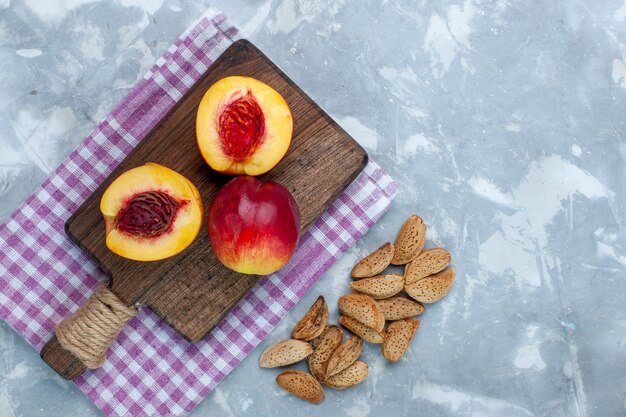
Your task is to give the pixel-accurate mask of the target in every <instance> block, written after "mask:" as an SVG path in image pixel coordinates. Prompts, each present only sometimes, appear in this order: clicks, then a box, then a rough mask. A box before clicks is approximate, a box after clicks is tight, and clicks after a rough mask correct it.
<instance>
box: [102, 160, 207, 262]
mask: <svg viewBox="0 0 626 417" xmlns="http://www.w3.org/2000/svg"><path fill="white" fill-rule="evenodd" d="M100 211H101V212H102V214H103V216H104V223H105V226H106V245H107V247H108V248H109V249H110V250H111V251H112V252H114V253H116V254H118V255H120V256H123V257H124V258H128V259H133V260H136V261H156V260H160V259H165V258H168V257H170V256H174V255H176V254H177V253H179V252H181V251H182V250H183V249H185V248H186V247H187V246H189V245H190V244H191V242H193V241H194V239H195V238H196V236H197V235H198V232H199V231H200V227H201V225H202V217H203V209H202V200H201V198H200V192H199V191H198V189H197V188H196V186H195V185H193V184H192V183H191V181H189V180H188V179H187V178H185V177H184V176H182V175H180V174H179V173H177V172H176V171H174V170H172V169H170V168H167V167H164V166H162V165H159V164H154V163H147V164H145V165H143V166H140V167H137V168H133V169H130V170H128V171H126V172H124V173H123V174H122V175H120V176H119V177H117V178H116V179H115V180H114V181H113V182H112V183H111V185H109V187H108V188H107V189H106V191H105V192H104V194H103V195H102V199H101V200H100Z"/></svg>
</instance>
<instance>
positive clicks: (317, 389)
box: [276, 371, 325, 404]
mask: <svg viewBox="0 0 626 417" xmlns="http://www.w3.org/2000/svg"><path fill="white" fill-rule="evenodd" d="M276 383H277V384H278V385H279V386H280V387H281V388H282V389H284V390H286V391H288V392H290V393H292V394H293V395H295V396H296V397H299V398H301V399H303V400H305V401H308V402H310V403H313V404H319V403H321V402H322V401H324V398H325V395H324V389H323V388H322V385H321V384H320V383H319V381H318V380H317V379H315V378H313V377H312V376H311V375H310V374H307V373H306V372H302V371H285V372H283V373H281V374H280V375H278V376H277V377H276Z"/></svg>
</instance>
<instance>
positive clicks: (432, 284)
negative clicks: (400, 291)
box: [404, 268, 454, 303]
mask: <svg viewBox="0 0 626 417" xmlns="http://www.w3.org/2000/svg"><path fill="white" fill-rule="evenodd" d="M452 284H454V268H448V269H445V270H443V271H441V272H439V273H437V274H434V275H430V276H427V277H425V278H422V279H420V280H419V281H417V282H414V283H413V284H409V285H405V286H404V290H405V291H406V293H407V294H408V295H409V296H410V297H411V298H412V299H414V300H416V301H419V302H420V303H434V302H436V301H439V300H441V299H442V298H443V297H444V296H445V295H446V294H447V293H448V291H450V288H452Z"/></svg>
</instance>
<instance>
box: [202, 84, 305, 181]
mask: <svg viewBox="0 0 626 417" xmlns="http://www.w3.org/2000/svg"><path fill="white" fill-rule="evenodd" d="M292 133H293V117H292V115H291V110H290V109H289V106H288V105H287V102H286V101H285V99H284V98H283V97H282V96H281V95H280V94H279V93H278V92H277V91H276V90H274V89H273V88H272V87H270V86H269V85H267V84H265V83H263V82H261V81H259V80H257V79H254V78H251V77H244V76H231V77H225V78H222V79H221V80H219V81H217V82H216V83H215V84H213V85H212V86H211V87H210V88H209V89H208V90H207V92H206V93H205V94H204V96H203V98H202V100H201V102H200V105H199V107H198V114H197V117H196V139H197V142H198V148H199V149H200V153H201V154H202V157H203V158H204V159H205V160H206V162H207V163H208V164H209V166H211V168H213V169H214V170H216V171H218V172H222V173H225V174H232V175H252V176H256V175H260V174H263V173H265V172H267V171H269V170H270V169H272V168H273V167H274V166H276V164H278V162H280V160H281V159H282V158H283V156H284V155H285V153H286V152H287V149H288V148H289V145H290V143H291V135H292Z"/></svg>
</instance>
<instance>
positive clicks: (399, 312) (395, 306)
mask: <svg viewBox="0 0 626 417" xmlns="http://www.w3.org/2000/svg"><path fill="white" fill-rule="evenodd" d="M376 302H377V303H378V306H379V307H380V309H381V310H382V312H383V314H384V316H385V320H402V319H408V318H409V317H413V316H418V315H420V314H422V313H423V312H424V311H426V309H425V308H424V306H423V305H421V304H420V303H418V302H417V301H413V300H411V299H409V298H406V297H392V298H387V299H384V300H376Z"/></svg>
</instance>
